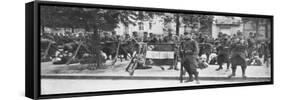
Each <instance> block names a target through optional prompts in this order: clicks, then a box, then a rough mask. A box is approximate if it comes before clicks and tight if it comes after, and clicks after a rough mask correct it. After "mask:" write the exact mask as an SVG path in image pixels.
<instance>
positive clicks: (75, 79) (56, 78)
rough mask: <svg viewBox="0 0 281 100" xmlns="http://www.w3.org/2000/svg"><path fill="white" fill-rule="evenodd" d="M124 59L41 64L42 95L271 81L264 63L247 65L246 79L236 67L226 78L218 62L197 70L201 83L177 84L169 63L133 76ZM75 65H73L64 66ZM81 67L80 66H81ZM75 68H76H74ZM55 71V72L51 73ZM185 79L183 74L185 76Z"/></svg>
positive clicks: (176, 75)
mask: <svg viewBox="0 0 281 100" xmlns="http://www.w3.org/2000/svg"><path fill="white" fill-rule="evenodd" d="M126 63H127V61H125V62H117V63H116V65H115V67H113V68H112V67H108V68H105V69H99V70H92V71H89V70H86V71H83V70H82V71H74V70H73V69H72V70H70V72H71V73H70V72H65V71H61V72H59V71H58V69H59V70H62V69H63V68H64V66H63V65H60V66H57V65H56V66H55V65H51V66H46V65H49V64H48V63H45V64H43V65H45V66H42V68H43V69H44V72H43V74H42V77H41V78H42V79H41V92H42V94H60V93H78V92H96V91H109V90H110V91H112V90H128V89H143V88H161V87H177V86H194V85H196V86H198V85H214V84H233V83H247V82H264V81H270V70H271V69H270V67H269V68H268V67H265V66H248V69H247V74H246V75H247V76H248V78H247V79H242V78H241V68H240V67H238V69H237V75H236V77H234V78H233V79H227V76H228V75H230V73H231V70H226V65H224V69H223V70H220V71H215V69H216V68H218V66H217V65H210V66H209V67H208V68H205V69H198V71H199V73H200V74H199V79H200V84H196V82H190V83H180V81H179V80H178V78H179V71H176V70H167V68H168V67H169V66H163V67H164V68H165V70H161V69H160V68H159V67H157V66H152V68H151V69H140V70H136V71H135V74H134V76H130V75H129V74H128V73H127V72H126V71H125V65H126ZM73 66H74V67H75V66H76V67H77V66H79V65H76V64H73V65H69V66H67V68H71V67H73ZM80 66H81V65H80ZM76 67H75V68H76ZM54 70H55V72H58V73H51V72H53V71H54ZM185 79H186V77H185Z"/></svg>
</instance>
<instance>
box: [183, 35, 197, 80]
mask: <svg viewBox="0 0 281 100" xmlns="http://www.w3.org/2000/svg"><path fill="white" fill-rule="evenodd" d="M181 53H182V54H181V55H182V59H181V65H182V66H183V67H184V69H185V70H186V71H187V73H188V75H189V79H188V80H186V82H192V81H193V80H194V79H193V75H194V77H195V80H196V82H197V83H199V80H198V75H199V72H198V71H197V69H196V68H197V67H198V59H197V58H198V53H199V47H198V43H197V42H196V41H195V40H193V39H192V37H191V34H188V35H186V38H185V40H184V41H183V42H182V50H181Z"/></svg>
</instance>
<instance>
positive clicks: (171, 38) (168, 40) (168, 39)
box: [164, 32, 176, 44]
mask: <svg viewBox="0 0 281 100" xmlns="http://www.w3.org/2000/svg"><path fill="white" fill-rule="evenodd" d="M164 42H166V43H171V44H173V43H175V42H176V37H175V36H173V33H172V32H169V33H168V36H166V37H164Z"/></svg>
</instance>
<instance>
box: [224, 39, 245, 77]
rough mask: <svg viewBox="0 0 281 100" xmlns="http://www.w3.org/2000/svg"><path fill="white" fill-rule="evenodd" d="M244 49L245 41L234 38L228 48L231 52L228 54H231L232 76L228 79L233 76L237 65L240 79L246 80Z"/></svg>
mask: <svg viewBox="0 0 281 100" xmlns="http://www.w3.org/2000/svg"><path fill="white" fill-rule="evenodd" d="M246 47H247V44H246V41H245V40H243V39H241V38H236V39H235V40H234V41H233V43H232V45H231V47H230V52H231V53H230V54H231V57H230V62H231V69H232V74H231V75H229V76H228V77H229V78H231V77H233V76H235V73H236V68H237V65H240V66H241V69H242V77H243V78H246V75H245V73H246V68H247V63H246V55H247V51H246Z"/></svg>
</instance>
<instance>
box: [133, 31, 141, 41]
mask: <svg viewBox="0 0 281 100" xmlns="http://www.w3.org/2000/svg"><path fill="white" fill-rule="evenodd" d="M132 39H135V40H136V42H141V41H142V38H141V37H140V36H139V35H138V32H136V31H134V32H133V36H132Z"/></svg>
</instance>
